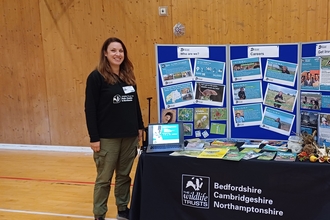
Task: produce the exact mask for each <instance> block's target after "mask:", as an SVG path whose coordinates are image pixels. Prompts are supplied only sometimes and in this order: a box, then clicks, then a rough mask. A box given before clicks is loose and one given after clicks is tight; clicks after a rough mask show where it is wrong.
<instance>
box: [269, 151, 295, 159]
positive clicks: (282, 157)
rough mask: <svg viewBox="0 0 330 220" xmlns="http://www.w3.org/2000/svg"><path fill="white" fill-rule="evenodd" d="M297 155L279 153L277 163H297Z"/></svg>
mask: <svg viewBox="0 0 330 220" xmlns="http://www.w3.org/2000/svg"><path fill="white" fill-rule="evenodd" d="M296 157H297V154H296V153H290V152H277V154H276V157H275V159H274V160H276V161H296Z"/></svg>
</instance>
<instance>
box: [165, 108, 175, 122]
mask: <svg viewBox="0 0 330 220" xmlns="http://www.w3.org/2000/svg"><path fill="white" fill-rule="evenodd" d="M175 121H176V110H175V109H163V110H162V123H164V124H167V123H173V122H175Z"/></svg>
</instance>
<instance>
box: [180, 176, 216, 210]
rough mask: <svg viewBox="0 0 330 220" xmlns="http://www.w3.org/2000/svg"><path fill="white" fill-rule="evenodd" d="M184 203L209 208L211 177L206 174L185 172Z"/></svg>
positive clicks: (183, 181)
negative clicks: (198, 174) (196, 174)
mask: <svg viewBox="0 0 330 220" xmlns="http://www.w3.org/2000/svg"><path fill="white" fill-rule="evenodd" d="M182 205H184V206H190V207H195V208H202V209H209V206H210V178H209V177H205V176H195V175H188V174H183V175H182Z"/></svg>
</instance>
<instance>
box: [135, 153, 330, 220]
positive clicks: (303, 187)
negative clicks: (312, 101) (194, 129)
mask: <svg viewBox="0 0 330 220" xmlns="http://www.w3.org/2000/svg"><path fill="white" fill-rule="evenodd" d="M149 219H150V220H206V219H226V220H228V219H244V220H249V219H251V220H258V219H261V220H265V219H267V220H269V219H270V220H271V219H281V220H283V219H288V220H295V219H303V220H314V219H315V220H323V219H324V220H329V219H330V164H321V163H318V162H317V163H311V162H300V161H295V162H283V161H262V160H257V159H252V160H241V161H239V162H237V161H226V160H221V159H204V158H203V159H201V158H192V157H183V156H180V157H177V156H169V153H154V154H146V153H142V154H141V155H140V158H139V162H138V165H137V170H136V174H135V182H134V186H133V192H132V200H131V211H130V220H149Z"/></svg>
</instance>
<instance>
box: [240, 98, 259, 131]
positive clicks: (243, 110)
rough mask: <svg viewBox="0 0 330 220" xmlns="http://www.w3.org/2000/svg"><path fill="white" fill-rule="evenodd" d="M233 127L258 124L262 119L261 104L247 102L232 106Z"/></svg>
mask: <svg viewBox="0 0 330 220" xmlns="http://www.w3.org/2000/svg"><path fill="white" fill-rule="evenodd" d="M233 117H234V126H235V127H246V126H255V125H260V123H261V119H262V104H261V103H255V104H247V105H237V106H233Z"/></svg>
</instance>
